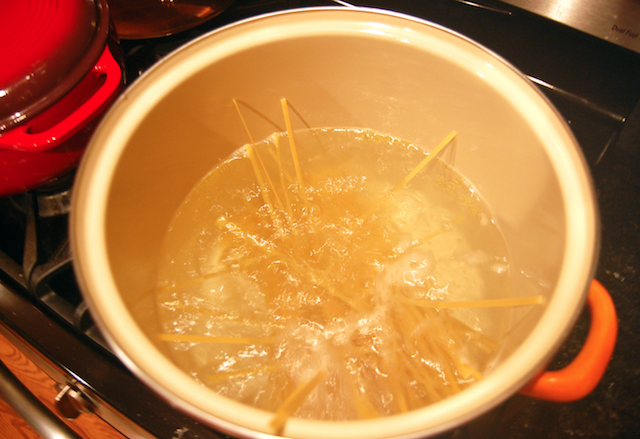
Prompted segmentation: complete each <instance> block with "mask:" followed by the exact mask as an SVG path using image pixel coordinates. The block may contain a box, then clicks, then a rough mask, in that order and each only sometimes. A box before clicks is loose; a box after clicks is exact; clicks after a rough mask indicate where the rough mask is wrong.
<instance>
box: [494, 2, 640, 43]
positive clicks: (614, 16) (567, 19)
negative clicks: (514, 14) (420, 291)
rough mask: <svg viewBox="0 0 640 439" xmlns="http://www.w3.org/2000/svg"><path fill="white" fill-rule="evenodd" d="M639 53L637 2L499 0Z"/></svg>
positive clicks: (639, 26)
mask: <svg viewBox="0 0 640 439" xmlns="http://www.w3.org/2000/svg"><path fill="white" fill-rule="evenodd" d="M502 1H504V2H506V3H509V4H512V5H514V6H517V7H519V8H522V9H526V10H527V11H530V12H533V13H535V14H538V15H542V16H543V17H547V18H549V19H551V20H554V21H557V22H560V23H563V24H566V25H568V26H571V27H573V28H575V29H578V30H581V31H583V32H586V33H588V34H591V35H594V36H596V37H599V38H602V39H604V40H607V41H610V42H612V43H615V44H618V45H619V46H622V47H626V48H627V49H631V50H633V51H635V52H638V53H640V0H502Z"/></svg>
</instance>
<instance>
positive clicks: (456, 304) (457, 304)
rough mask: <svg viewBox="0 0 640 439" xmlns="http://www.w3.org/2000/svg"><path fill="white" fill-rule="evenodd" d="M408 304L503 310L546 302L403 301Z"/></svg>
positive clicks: (532, 299) (534, 298)
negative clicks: (503, 308)
mask: <svg viewBox="0 0 640 439" xmlns="http://www.w3.org/2000/svg"><path fill="white" fill-rule="evenodd" d="M403 300H404V301H405V302H406V303H410V304H412V305H416V306H420V307H422V308H438V309H447V308H502V307H514V306H528V305H542V304H544V302H545V300H544V297H543V296H527V297H508V298H505V299H488V300H465V301H456V302H454V301H447V300H428V299H408V298H405V299H403Z"/></svg>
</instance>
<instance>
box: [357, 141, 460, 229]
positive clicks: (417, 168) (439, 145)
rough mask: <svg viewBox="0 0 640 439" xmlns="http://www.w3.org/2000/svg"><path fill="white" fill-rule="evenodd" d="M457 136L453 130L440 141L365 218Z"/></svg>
mask: <svg viewBox="0 0 640 439" xmlns="http://www.w3.org/2000/svg"><path fill="white" fill-rule="evenodd" d="M455 137H456V132H455V131H451V132H450V133H449V135H447V137H445V138H444V139H443V140H442V142H440V144H438V146H436V147H435V148H434V149H433V151H431V152H430V153H429V155H428V156H426V157H425V158H424V159H423V160H422V161H421V162H420V163H418V166H416V167H415V168H413V170H412V171H411V172H409V174H408V175H407V176H406V177H405V178H404V179H403V180H402V181H401V182H400V183H398V184H397V185H396V186H395V187H393V188H391V189H390V190H389V191H387V193H386V194H384V196H383V197H382V198H381V199H380V200H379V201H378V202H377V203H376V204H374V205H373V207H372V208H371V209H369V211H368V212H367V213H366V214H365V218H366V217H368V216H369V215H371V214H372V213H373V212H375V211H376V210H378V208H379V207H380V206H381V205H382V204H383V203H384V202H385V201H387V198H389V197H390V196H391V194H393V193H394V192H396V191H398V190H400V189H402V188H403V187H405V186H406V185H407V183H409V182H410V181H411V180H412V179H413V177H415V176H416V175H417V174H418V172H420V171H421V170H422V168H424V167H425V166H427V164H428V163H429V162H430V161H431V160H433V159H434V158H436V156H437V155H438V153H440V151H442V150H443V149H444V147H446V146H447V145H449V144H450V143H451V142H452V141H453V139H454V138H455Z"/></svg>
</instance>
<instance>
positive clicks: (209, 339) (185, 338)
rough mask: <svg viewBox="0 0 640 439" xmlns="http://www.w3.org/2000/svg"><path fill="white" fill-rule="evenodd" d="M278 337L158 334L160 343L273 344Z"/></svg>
mask: <svg viewBox="0 0 640 439" xmlns="http://www.w3.org/2000/svg"><path fill="white" fill-rule="evenodd" d="M276 339H277V337H214V336H210V335H193V334H166V333H162V334H158V340H160V341H176V342H187V343H217V344H245V345H254V344H271V343H275V341H276Z"/></svg>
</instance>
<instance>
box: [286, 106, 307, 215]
mask: <svg viewBox="0 0 640 439" xmlns="http://www.w3.org/2000/svg"><path fill="white" fill-rule="evenodd" d="M280 104H281V105H282V113H283V114H284V122H285V124H286V126H287V133H288V134H289V147H290V148H291V155H292V156H293V166H294V167H295V169H296V178H297V179H298V191H299V193H300V198H302V200H303V201H304V202H305V203H306V202H307V194H306V189H305V187H304V181H303V180H302V171H301V170H300V161H299V160H298V151H297V150H296V141H295V139H294V138H293V128H292V126H291V117H289V106H288V105H287V100H286V99H285V98H282V99H280Z"/></svg>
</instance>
